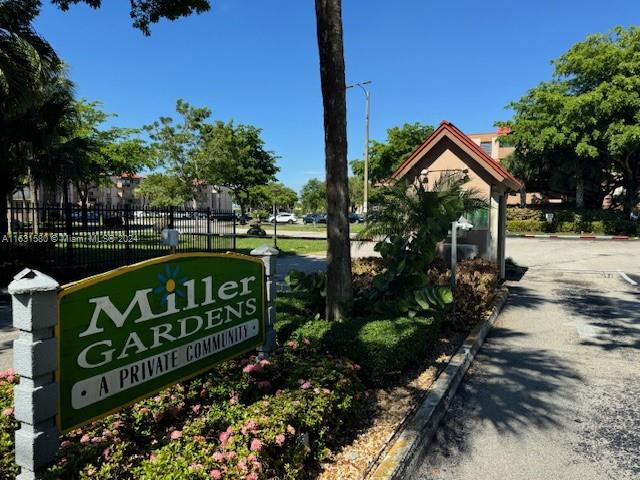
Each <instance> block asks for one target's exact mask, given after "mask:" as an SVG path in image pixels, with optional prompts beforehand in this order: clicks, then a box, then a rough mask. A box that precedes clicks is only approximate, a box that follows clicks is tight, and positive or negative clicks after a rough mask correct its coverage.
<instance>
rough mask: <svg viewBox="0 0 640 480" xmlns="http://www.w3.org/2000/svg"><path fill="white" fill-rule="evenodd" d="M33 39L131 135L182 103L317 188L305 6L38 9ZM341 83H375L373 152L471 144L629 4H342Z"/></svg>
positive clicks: (317, 127)
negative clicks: (170, 13) (458, 135)
mask: <svg viewBox="0 0 640 480" xmlns="http://www.w3.org/2000/svg"><path fill="white" fill-rule="evenodd" d="M43 4H44V6H43V9H42V13H41V14H40V16H39V17H38V19H37V21H36V25H35V26H36V29H37V30H38V32H39V33H40V34H42V35H43V36H44V37H45V38H46V39H47V40H49V42H50V43H51V44H52V45H53V46H54V48H55V49H56V51H57V52H58V53H59V55H60V56H61V57H62V58H63V59H64V61H65V62H66V63H67V64H68V65H69V72H70V76H71V78H72V80H73V81H74V82H75V84H76V94H77V96H78V97H79V98H86V99H87V100H91V101H93V100H100V101H102V102H103V103H104V109H105V111H107V112H114V113H117V114H118V117H117V118H116V119H113V120H111V123H112V124H113V125H118V126H126V127H139V126H142V125H144V124H148V123H151V122H152V121H154V120H156V119H158V118H159V117H160V116H174V117H175V102H176V100H177V99H179V98H181V99H184V100H186V101H188V102H189V103H191V104H193V105H196V106H207V107H209V108H211V110H212V111H213V114H212V118H213V119H216V120H217V119H220V120H225V121H226V120H231V119H233V120H234V121H235V122H236V123H246V124H252V125H255V126H257V127H259V128H261V129H262V130H263V139H264V140H265V143H266V148H267V149H269V150H272V151H274V152H275V153H276V154H277V155H278V157H279V158H278V165H279V167H280V173H279V174H278V179H279V180H280V181H282V182H284V183H285V184H286V185H288V186H290V187H292V188H294V189H296V190H299V189H300V188H301V187H302V185H304V183H305V182H306V181H307V180H309V179H310V178H313V177H318V178H324V132H323V123H322V115H323V113H322V97H321V92H320V70H319V61H318V50H317V43H316V25H315V10H314V2H313V0H212V9H211V11H210V12H208V13H206V14H203V15H200V16H192V17H187V18H181V19H179V20H176V21H173V22H170V21H166V20H165V21H162V22H161V23H159V24H156V25H154V26H152V34H151V36H150V37H145V36H143V35H142V33H141V32H139V31H138V30H136V29H134V28H133V27H132V26H131V20H130V18H129V2H128V1H127V0H104V1H103V4H104V6H103V7H102V9H101V10H98V11H94V10H92V9H90V8H89V7H87V6H85V5H78V6H75V7H72V8H71V10H70V11H68V12H61V11H59V10H57V8H55V7H54V6H52V5H51V4H50V2H49V0H43ZM343 23H344V48H345V62H346V79H347V83H353V82H358V81H365V80H371V81H372V83H371V85H369V86H368V87H369V88H370V91H371V123H370V136H371V138H372V139H375V140H379V141H383V140H384V139H385V132H386V129H387V128H390V127H393V126H397V125H402V124H403V123H406V122H409V123H412V122H421V123H424V124H432V125H437V124H438V123H439V122H440V121H442V120H444V119H446V120H449V121H451V122H453V123H454V124H456V125H457V126H458V127H459V128H460V129H461V130H462V131H464V132H467V133H477V132H488V131H493V130H494V129H495V127H494V122H496V121H498V120H507V119H509V118H510V112H509V111H508V110H507V109H506V108H505V107H506V105H507V104H508V103H509V102H510V101H512V100H515V99H518V98H519V97H521V96H522V95H523V94H525V93H526V91H527V90H528V89H529V88H531V87H533V86H535V85H536V84H538V83H539V82H540V81H543V80H548V79H549V78H550V77H551V74H552V65H551V60H552V59H554V58H557V57H558V56H559V55H561V54H562V53H563V52H565V51H566V50H567V49H568V48H569V47H571V45H573V44H574V43H575V42H578V41H581V40H583V39H584V38H585V36H586V35H588V34H590V33H597V32H606V31H608V30H610V29H611V28H612V27H614V26H616V25H622V26H630V25H638V24H640V5H639V4H638V2H637V0H607V2H602V1H601V0H520V1H514V0H492V1H482V2H479V1H472V0H449V1H441V0H439V1H436V0H343ZM347 92H348V93H347V128H348V143H349V159H350V160H351V159H354V158H362V152H363V150H364V94H363V92H362V91H360V90H357V89H350V90H348V91H347Z"/></svg>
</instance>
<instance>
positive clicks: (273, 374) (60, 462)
mask: <svg viewBox="0 0 640 480" xmlns="http://www.w3.org/2000/svg"><path fill="white" fill-rule="evenodd" d="M252 365H253V366H254V367H253V368H247V367H248V366H252ZM299 379H304V383H305V384H308V387H307V388H301V385H300V384H299V382H298V380H299ZM11 380H12V381H11V382H8V381H7V377H6V376H5V377H3V378H0V409H2V410H6V411H7V413H9V412H8V410H9V409H11V408H12V401H13V399H12V390H13V385H14V383H15V379H13V378H12V379H11ZM267 387H268V388H267ZM362 391H363V387H362V384H361V383H360V381H359V379H358V376H357V372H356V371H354V370H353V369H352V368H350V362H348V361H345V360H342V359H340V358H335V357H332V356H328V355H326V354H320V353H319V352H317V351H316V350H314V349H313V348H312V347H311V346H310V345H307V344H305V343H301V344H300V345H296V346H295V348H291V347H289V346H285V347H284V348H282V349H280V350H279V351H277V352H276V353H275V354H274V355H273V356H271V357H270V359H269V360H262V361H258V360H257V359H256V358H255V356H252V357H246V358H243V359H240V360H235V361H230V362H226V363H224V364H221V365H219V366H217V367H216V368H214V369H213V370H212V371H210V372H208V373H206V374H203V375H201V376H199V377H196V378H194V379H192V380H191V381H188V382H184V383H182V384H178V385H174V386H172V387H170V388H167V389H165V390H163V391H161V392H159V393H158V394H156V395H154V396H152V397H150V398H147V399H145V400H143V401H140V402H138V403H136V404H135V405H133V406H132V407H129V408H127V409H124V410H122V411H121V412H119V413H117V414H114V415H111V416H109V417H106V418H104V419H102V420H98V421H95V422H93V423H91V424H89V425H87V426H84V427H82V428H79V429H76V430H74V431H72V432H69V433H68V434H66V435H64V436H62V437H61V438H60V442H61V443H60V446H61V448H60V453H59V455H58V458H57V460H56V463H55V464H54V465H52V466H51V467H50V468H49V470H48V472H47V477H48V478H51V479H60V478H80V479H89V478H91V480H100V479H143V480H144V479H153V480H159V479H163V478H185V479H186V478H188V479H203V480H204V479H212V478H213V479H217V478H220V479H232V480H234V479H242V480H252V479H253V480H258V479H266V478H291V479H295V478H308V472H309V470H310V469H313V468H314V467H315V466H317V464H318V462H319V461H321V460H322V459H323V458H324V456H325V455H326V453H327V448H328V445H331V444H332V442H334V439H335V438H336V434H337V433H338V432H339V431H340V429H341V427H343V426H345V424H347V423H348V422H349V421H351V420H353V419H354V418H356V417H357V411H358V407H359V404H360V400H361V399H362V396H363V394H362ZM0 426H1V427H2V430H1V431H0V434H1V435H2V452H1V453H2V458H1V461H2V463H1V464H0V465H1V468H3V470H1V471H0V478H14V477H15V475H16V474H17V469H16V466H15V464H14V463H13V432H14V430H15V428H17V423H16V422H15V420H13V417H12V416H11V415H7V416H5V415H2V416H1V417H0Z"/></svg>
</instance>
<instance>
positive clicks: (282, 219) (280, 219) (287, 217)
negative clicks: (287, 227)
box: [269, 212, 298, 223]
mask: <svg viewBox="0 0 640 480" xmlns="http://www.w3.org/2000/svg"><path fill="white" fill-rule="evenodd" d="M269 223H298V217H296V216H295V215H294V214H293V213H286V212H285V213H279V214H277V215H276V216H275V217H274V216H273V215H271V216H270V217H269Z"/></svg>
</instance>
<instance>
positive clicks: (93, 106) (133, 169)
mask: <svg viewBox="0 0 640 480" xmlns="http://www.w3.org/2000/svg"><path fill="white" fill-rule="evenodd" d="M101 105H102V104H101V102H95V101H94V102H87V101H86V100H80V101H77V102H75V107H76V110H77V113H78V124H77V126H76V129H75V131H74V133H73V137H74V138H77V139H85V140H86V141H87V142H88V143H89V144H91V145H92V146H93V148H92V149H91V151H89V152H87V154H86V155H83V156H82V157H78V158H77V159H76V160H77V161H76V162H74V168H73V170H72V173H71V175H72V176H71V178H70V180H71V181H72V182H73V184H74V185H75V187H76V190H77V191H78V194H79V196H80V201H81V203H82V206H86V205H87V199H88V195H89V190H90V189H91V188H92V187H95V186H98V185H110V184H111V176H113V175H123V174H135V173H138V172H139V171H140V170H142V169H143V168H145V167H150V166H152V161H151V158H150V152H149V148H148V147H147V146H146V145H145V142H144V141H143V140H142V139H140V138H137V137H134V135H137V134H138V133H139V132H140V130H138V129H135V128H122V127H110V128H106V129H103V128H102V124H103V123H104V122H105V121H106V120H107V119H108V118H110V117H115V116H117V115H115V114H109V113H105V112H104V111H103V110H102V109H101Z"/></svg>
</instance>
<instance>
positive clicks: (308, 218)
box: [302, 213, 320, 224]
mask: <svg viewBox="0 0 640 480" xmlns="http://www.w3.org/2000/svg"><path fill="white" fill-rule="evenodd" d="M319 218H320V214H319V213H307V214H306V215H305V216H304V217H302V221H303V223H305V224H307V223H318V219H319Z"/></svg>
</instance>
